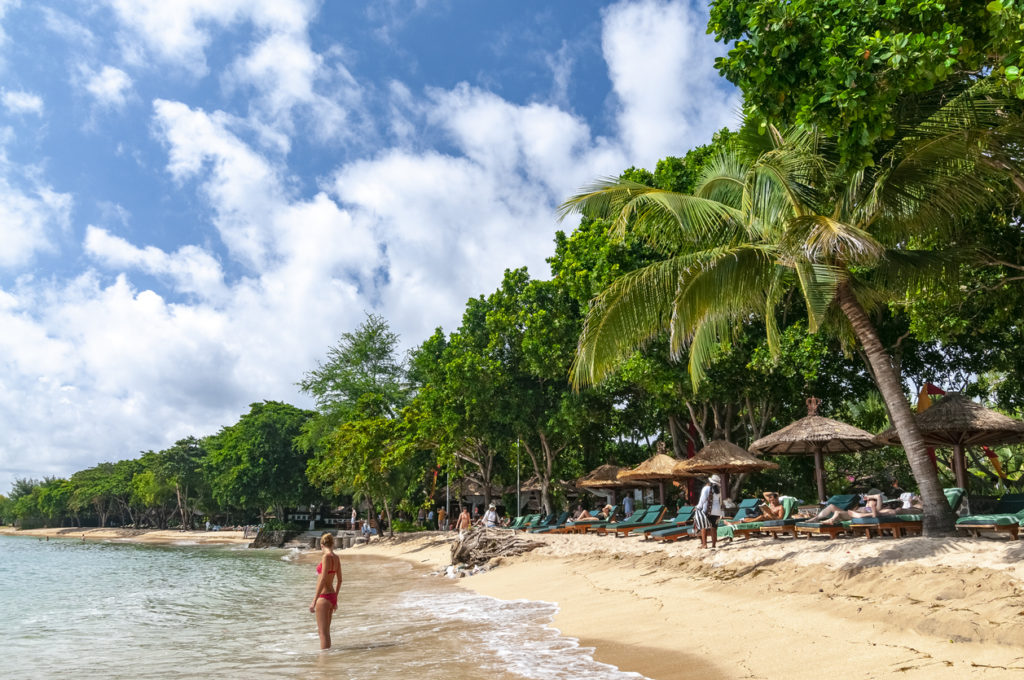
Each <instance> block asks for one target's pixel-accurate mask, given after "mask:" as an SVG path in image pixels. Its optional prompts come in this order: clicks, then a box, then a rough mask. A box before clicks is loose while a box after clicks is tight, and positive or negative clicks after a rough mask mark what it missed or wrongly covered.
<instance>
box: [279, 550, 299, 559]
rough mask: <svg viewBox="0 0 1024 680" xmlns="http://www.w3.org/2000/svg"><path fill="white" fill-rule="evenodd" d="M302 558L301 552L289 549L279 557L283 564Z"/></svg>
mask: <svg viewBox="0 0 1024 680" xmlns="http://www.w3.org/2000/svg"><path fill="white" fill-rule="evenodd" d="M301 556H302V551H301V550H300V549H298V548H291V549H290V550H288V552H286V553H285V554H284V555H281V559H282V560H284V561H285V562H294V561H295V560H297V559H299V557H301Z"/></svg>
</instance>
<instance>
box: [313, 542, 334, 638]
mask: <svg viewBox="0 0 1024 680" xmlns="http://www.w3.org/2000/svg"><path fill="white" fill-rule="evenodd" d="M320 549H321V550H322V551H323V554H322V556H321V558H320V564H318V565H316V573H317V577H316V594H314V595H313V604H311V605H309V611H311V612H312V613H314V614H316V627H317V629H318V630H319V632H320V649H328V648H330V646H331V618H332V617H333V616H334V610H335V609H337V608H338V590H339V589H340V588H341V559H340V558H339V557H338V556H337V555H335V554H334V536H333V535H332V534H330V533H325V534H324V535H323V536H321V537H320ZM335 578H337V580H338V585H337V586H335V585H334V580H335Z"/></svg>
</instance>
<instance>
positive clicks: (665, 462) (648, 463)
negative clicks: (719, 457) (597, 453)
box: [619, 442, 693, 503]
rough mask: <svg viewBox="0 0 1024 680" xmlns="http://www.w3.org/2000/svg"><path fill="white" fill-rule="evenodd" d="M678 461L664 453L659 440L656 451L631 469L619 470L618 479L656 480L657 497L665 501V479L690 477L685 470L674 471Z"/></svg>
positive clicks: (663, 446)
mask: <svg viewBox="0 0 1024 680" xmlns="http://www.w3.org/2000/svg"><path fill="white" fill-rule="evenodd" d="M678 462H680V461H679V460H678V459H676V458H673V457H672V456H669V455H668V454H666V453H665V445H664V443H663V442H659V445H658V452H657V453H655V454H654V455H653V456H651V457H650V458H648V459H647V460H645V461H644V462H642V463H640V464H639V465H637V466H636V467H635V468H633V469H632V470H621V471H620V472H619V479H620V480H625V481H634V480H652V481H657V482H658V498H659V500H660V501H661V502H662V503H664V502H665V480H666V479H678V478H680V477H692V476H693V475H691V474H689V473H686V472H676V463H678Z"/></svg>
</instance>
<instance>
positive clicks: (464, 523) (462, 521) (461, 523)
mask: <svg viewBox="0 0 1024 680" xmlns="http://www.w3.org/2000/svg"><path fill="white" fill-rule="evenodd" d="M461 509H462V512H460V513H459V518H458V519H457V520H456V521H455V530H456V531H458V532H459V536H462V534H463V533H465V532H466V531H467V530H468V529H469V527H471V526H472V525H473V520H472V518H470V516H469V510H467V509H466V506H465V505H463V506H462V508H461Z"/></svg>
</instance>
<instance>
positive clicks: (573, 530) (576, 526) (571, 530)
mask: <svg viewBox="0 0 1024 680" xmlns="http://www.w3.org/2000/svg"><path fill="white" fill-rule="evenodd" d="M618 511H619V506H617V505H613V506H612V508H611V511H610V512H609V513H608V516H609V517H615V513H617V512H618ZM596 513H600V510H594V511H591V513H590V514H591V515H593V516H594V517H596V516H597V514H596ZM609 521H610V520H597V521H583V522H567V523H566V525H565V527H564V528H563V529H562V532H563V533H566V534H585V533H587V531H588V530H589V529H590V528H596V527H597V526H598V525H601V524H608V523H609Z"/></svg>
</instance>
